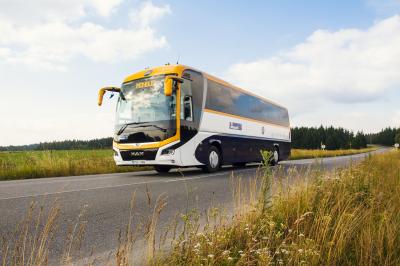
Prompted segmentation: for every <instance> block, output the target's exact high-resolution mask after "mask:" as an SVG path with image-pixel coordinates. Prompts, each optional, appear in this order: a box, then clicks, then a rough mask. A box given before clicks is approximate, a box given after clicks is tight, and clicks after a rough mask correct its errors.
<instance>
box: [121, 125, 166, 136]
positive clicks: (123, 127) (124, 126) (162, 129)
mask: <svg viewBox="0 0 400 266" xmlns="http://www.w3.org/2000/svg"><path fill="white" fill-rule="evenodd" d="M141 123H142V122H134V123H128V124H125V125H123V126H122V127H121V128H120V130H118V132H117V135H121V134H122V132H124V130H125V129H126V128H127V127H128V126H131V125H137V124H141ZM138 127H154V128H157V129H159V130H161V131H162V132H167V129H165V128H163V127H159V126H156V125H139V126H136V127H134V128H138Z"/></svg>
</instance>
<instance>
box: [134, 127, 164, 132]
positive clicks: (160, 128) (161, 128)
mask: <svg viewBox="0 0 400 266" xmlns="http://www.w3.org/2000/svg"><path fill="white" fill-rule="evenodd" d="M137 127H155V128H157V129H159V130H161V131H162V132H166V131H167V129H165V128H163V127H159V126H156V125H141V126H136V127H135V128H137Z"/></svg>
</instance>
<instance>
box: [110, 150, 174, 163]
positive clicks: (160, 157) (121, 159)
mask: <svg viewBox="0 0 400 266" xmlns="http://www.w3.org/2000/svg"><path fill="white" fill-rule="evenodd" d="M143 151H144V152H149V150H143ZM135 152H137V151H136V150H123V151H119V150H117V149H115V148H114V161H115V163H116V165H118V166H146V165H147V166H151V165H171V166H179V161H178V160H177V159H178V158H179V156H178V154H177V152H175V153H174V154H160V151H155V153H156V154H155V156H154V157H153V158H152V159H149V158H148V156H146V155H144V156H134V157H132V156H126V153H134V154H135ZM121 153H125V154H124V155H121Z"/></svg>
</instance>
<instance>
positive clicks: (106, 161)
mask: <svg viewBox="0 0 400 266" xmlns="http://www.w3.org/2000/svg"><path fill="white" fill-rule="evenodd" d="M376 149H377V148H376V147H372V148H367V149H360V150H336V151H327V150H325V151H322V150H300V149H293V150H292V154H291V156H290V159H291V160H295V159H304V158H317V157H332V156H341V155H349V154H357V153H364V152H369V151H373V150H376ZM150 169H152V167H134V166H116V165H115V163H114V160H113V158H112V151H111V150H65V151H64V150H56V151H51V150H50V151H21V152H0V180H15V179H29V178H41V177H56V176H72V175H88V174H106V173H121V172H132V171H142V170H150Z"/></svg>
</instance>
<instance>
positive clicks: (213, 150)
mask: <svg viewBox="0 0 400 266" xmlns="http://www.w3.org/2000/svg"><path fill="white" fill-rule="evenodd" d="M221 161H222V157H221V153H220V151H219V149H218V148H217V147H215V146H211V147H210V149H209V150H208V156H207V162H206V165H205V166H204V167H203V171H204V172H206V173H213V172H216V171H218V170H219V168H220V167H221V163H222V162H221Z"/></svg>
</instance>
